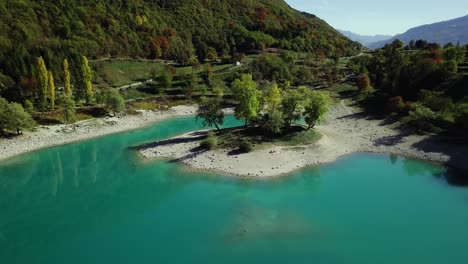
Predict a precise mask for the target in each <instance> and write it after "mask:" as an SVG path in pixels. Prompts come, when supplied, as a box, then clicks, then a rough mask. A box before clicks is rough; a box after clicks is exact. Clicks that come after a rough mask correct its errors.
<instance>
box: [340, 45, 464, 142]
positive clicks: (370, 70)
mask: <svg viewBox="0 0 468 264" xmlns="http://www.w3.org/2000/svg"><path fill="white" fill-rule="evenodd" d="M467 53H468V46H455V45H453V44H448V45H446V46H444V47H440V46H439V45H438V44H437V43H428V42H426V41H422V40H419V41H417V42H415V43H410V45H408V46H406V47H403V43H402V42H401V41H399V40H395V41H394V42H393V43H392V44H387V45H386V46H385V47H384V48H382V49H380V50H376V51H375V52H374V54H373V55H372V56H363V57H358V58H354V59H353V60H352V61H351V62H350V63H349V66H350V67H351V68H353V69H354V71H356V72H359V73H361V74H362V75H361V77H360V79H361V80H363V81H361V83H363V85H359V83H360V82H358V86H361V91H362V92H363V93H364V96H366V100H364V101H365V102H366V103H367V104H368V105H369V104H370V105H372V106H373V107H374V108H373V111H375V107H377V108H381V110H384V111H386V112H388V113H391V114H392V115H393V116H395V117H398V118H400V120H401V121H403V122H404V123H407V124H409V125H411V126H413V127H416V128H417V129H421V130H425V131H432V132H450V134H457V135H461V136H463V137H464V138H465V139H466V137H465V136H466V131H468V123H467V121H468V89H467V87H468V72H467V69H468V68H467V67H466V65H467V61H466V58H468V57H467V56H466V55H467ZM370 84H372V85H373V87H374V88H375V90H373V89H372V88H370V86H369V85H370Z"/></svg>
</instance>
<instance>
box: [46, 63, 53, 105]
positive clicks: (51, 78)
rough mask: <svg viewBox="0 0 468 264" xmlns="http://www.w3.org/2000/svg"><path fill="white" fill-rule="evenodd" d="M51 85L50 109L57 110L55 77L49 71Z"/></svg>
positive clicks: (49, 86)
mask: <svg viewBox="0 0 468 264" xmlns="http://www.w3.org/2000/svg"><path fill="white" fill-rule="evenodd" d="M48 79H49V84H48V85H47V86H48V88H49V99H50V108H51V109H52V110H54V109H55V83H54V75H53V74H52V72H51V71H49V78H48Z"/></svg>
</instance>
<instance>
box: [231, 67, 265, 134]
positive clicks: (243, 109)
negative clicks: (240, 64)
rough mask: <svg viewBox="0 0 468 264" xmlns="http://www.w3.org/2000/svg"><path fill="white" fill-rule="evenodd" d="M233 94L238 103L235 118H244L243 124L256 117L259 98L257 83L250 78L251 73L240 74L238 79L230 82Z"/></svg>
mask: <svg viewBox="0 0 468 264" xmlns="http://www.w3.org/2000/svg"><path fill="white" fill-rule="evenodd" d="M232 88H233V91H234V96H235V98H236V101H237V103H238V104H239V105H238V106H237V108H236V111H235V115H236V118H237V119H244V120H245V126H247V125H248V122H249V121H250V120H252V119H254V118H256V117H257V113H258V108H259V104H260V103H259V100H258V90H257V84H256V83H255V82H254V81H253V80H252V75H251V74H242V75H241V78H240V79H236V80H235V81H234V83H233V84H232Z"/></svg>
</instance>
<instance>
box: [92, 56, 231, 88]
mask: <svg viewBox="0 0 468 264" xmlns="http://www.w3.org/2000/svg"><path fill="white" fill-rule="evenodd" d="M173 66H174V69H175V72H176V74H175V76H174V78H177V77H181V76H186V75H190V74H192V72H193V73H195V74H200V73H201V72H203V71H204V66H200V67H197V68H195V67H193V66H177V65H173ZM93 67H94V70H95V83H96V84H97V87H101V88H106V87H120V86H124V85H128V84H132V83H135V82H139V81H144V80H148V79H150V78H153V77H154V74H156V76H160V75H161V73H162V72H163V70H164V68H165V67H167V65H166V64H163V63H162V62H156V61H155V62H152V61H138V60H114V61H112V60H107V61H100V62H94V63H93ZM231 67H233V65H232V64H215V65H213V72H214V74H219V73H221V72H223V71H226V70H228V69H229V68H231Z"/></svg>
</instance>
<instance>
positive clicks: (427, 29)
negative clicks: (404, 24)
mask: <svg viewBox="0 0 468 264" xmlns="http://www.w3.org/2000/svg"><path fill="white" fill-rule="evenodd" d="M395 39H399V40H401V41H403V42H404V43H405V44H407V43H408V42H410V41H411V40H418V39H423V40H426V41H428V42H435V43H439V44H441V45H445V44H447V43H449V42H452V43H454V44H456V43H458V42H460V45H465V44H468V15H467V16H464V17H460V18H455V19H452V20H448V21H443V22H438V23H434V24H430V25H424V26H420V27H415V28H412V29H410V30H408V31H406V32H405V33H403V34H399V35H396V36H394V37H393V38H391V39H388V40H384V41H379V42H375V43H372V44H370V45H369V47H370V48H381V47H383V46H385V44H387V43H390V42H392V41H394V40H395Z"/></svg>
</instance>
